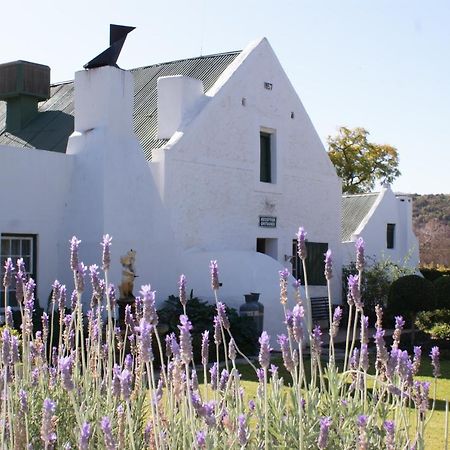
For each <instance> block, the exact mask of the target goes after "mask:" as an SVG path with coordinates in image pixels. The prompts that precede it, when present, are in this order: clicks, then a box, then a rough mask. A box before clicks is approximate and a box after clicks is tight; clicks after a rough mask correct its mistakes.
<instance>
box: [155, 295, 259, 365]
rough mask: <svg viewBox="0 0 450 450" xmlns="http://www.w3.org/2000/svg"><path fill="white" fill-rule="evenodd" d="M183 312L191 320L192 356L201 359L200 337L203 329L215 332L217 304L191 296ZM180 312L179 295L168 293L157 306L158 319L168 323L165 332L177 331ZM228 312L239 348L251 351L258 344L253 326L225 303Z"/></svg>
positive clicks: (181, 310)
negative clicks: (159, 306) (169, 294)
mask: <svg viewBox="0 0 450 450" xmlns="http://www.w3.org/2000/svg"><path fill="white" fill-rule="evenodd" d="M186 312H187V315H188V317H189V319H190V320H191V322H192V324H193V329H192V333H191V334H192V344H193V347H194V360H195V361H196V362H199V361H200V350H201V342H202V337H201V334H202V332H203V331H205V330H209V335H210V336H212V335H213V333H214V327H213V319H214V316H215V315H216V307H215V305H212V304H210V303H208V302H206V301H204V300H201V299H199V298H197V297H193V295H192V292H191V296H190V298H189V300H188V302H187V304H186ZM182 314H183V307H182V305H181V303H180V299H179V297H175V296H173V295H171V296H170V297H169V298H168V299H167V300H166V301H165V302H164V304H163V306H162V307H161V308H160V309H159V310H158V316H159V317H160V321H161V322H162V323H164V324H166V325H167V326H168V331H167V332H168V333H175V334H176V335H177V336H178V335H179V330H178V325H179V324H180V321H179V319H180V316H181V315H182ZM227 315H228V319H229V321H230V328H231V333H232V334H233V337H234V340H235V341H236V344H237V345H238V347H239V349H240V350H241V351H242V352H244V353H246V354H250V355H253V354H255V351H256V348H257V338H258V336H257V335H256V326H255V324H254V322H253V320H252V319H251V318H249V317H240V316H239V315H238V312H237V311H236V310H235V309H234V308H228V307H227ZM214 352H215V349H214V348H213V346H211V348H210V357H211V358H212V357H214V356H215V353H214Z"/></svg>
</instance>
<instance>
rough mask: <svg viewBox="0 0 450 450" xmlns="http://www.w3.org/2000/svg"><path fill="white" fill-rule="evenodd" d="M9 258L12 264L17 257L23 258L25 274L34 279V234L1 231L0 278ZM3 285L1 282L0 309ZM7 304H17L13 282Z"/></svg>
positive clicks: (2, 299)
mask: <svg viewBox="0 0 450 450" xmlns="http://www.w3.org/2000/svg"><path fill="white" fill-rule="evenodd" d="M8 258H11V259H12V261H13V263H14V265H15V264H16V262H17V260H18V259H19V258H23V261H24V263H25V269H26V270H27V274H28V275H29V276H30V277H32V278H33V279H35V280H36V235H30V234H9V233H8V234H7V233H2V235H1V245H0V262H1V269H0V272H1V279H2V280H3V275H4V273H5V261H6V260H7V259H8ZM4 295H5V292H4V287H3V283H2V285H1V290H0V309H4V305H5V299H4ZM7 300H8V305H9V306H11V307H15V306H18V305H17V301H16V292H15V290H14V284H13V286H12V287H10V288H8V299H7Z"/></svg>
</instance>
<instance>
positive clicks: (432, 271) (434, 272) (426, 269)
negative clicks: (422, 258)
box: [420, 265, 450, 281]
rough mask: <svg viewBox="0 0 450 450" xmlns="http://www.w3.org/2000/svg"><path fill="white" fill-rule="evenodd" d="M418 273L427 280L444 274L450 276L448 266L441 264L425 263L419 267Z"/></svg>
mask: <svg viewBox="0 0 450 450" xmlns="http://www.w3.org/2000/svg"><path fill="white" fill-rule="evenodd" d="M420 273H421V274H422V275H423V276H424V277H425V278H426V279H427V280H430V281H434V280H437V279H438V278H440V277H442V276H446V275H447V276H450V268H449V267H444V266H441V265H437V266H430V265H426V266H422V267H420Z"/></svg>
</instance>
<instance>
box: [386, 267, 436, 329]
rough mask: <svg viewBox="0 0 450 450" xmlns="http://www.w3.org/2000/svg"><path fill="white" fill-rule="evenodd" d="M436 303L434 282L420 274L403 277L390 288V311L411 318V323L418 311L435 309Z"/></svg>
mask: <svg viewBox="0 0 450 450" xmlns="http://www.w3.org/2000/svg"><path fill="white" fill-rule="evenodd" d="M435 304H436V302H435V295H434V286H433V283H432V282H431V281H429V280H427V279H425V278H422V277H419V276H418V275H407V276H406V277H401V278H399V279H398V280H395V281H394V282H393V283H392V285H391V288H390V289H389V297H388V310H389V313H390V314H392V315H397V314H401V315H403V316H404V317H406V318H408V319H410V320H411V323H413V322H414V318H415V315H416V314H417V313H418V312H420V311H430V310H433V309H434V308H435Z"/></svg>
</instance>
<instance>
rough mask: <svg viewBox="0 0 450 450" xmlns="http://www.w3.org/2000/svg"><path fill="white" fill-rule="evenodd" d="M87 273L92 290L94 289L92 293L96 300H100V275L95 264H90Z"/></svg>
mask: <svg viewBox="0 0 450 450" xmlns="http://www.w3.org/2000/svg"><path fill="white" fill-rule="evenodd" d="M89 274H90V276H91V284H92V290H93V291H94V295H95V297H96V298H97V300H100V299H101V297H102V288H101V284H100V275H99V272H98V266H97V264H92V265H90V266H89Z"/></svg>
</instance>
